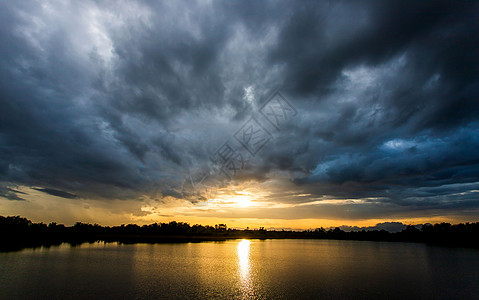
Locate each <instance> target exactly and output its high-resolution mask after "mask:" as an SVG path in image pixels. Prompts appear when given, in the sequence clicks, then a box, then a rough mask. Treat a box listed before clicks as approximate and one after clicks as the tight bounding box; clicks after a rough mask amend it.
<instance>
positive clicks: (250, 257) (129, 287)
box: [0, 240, 479, 299]
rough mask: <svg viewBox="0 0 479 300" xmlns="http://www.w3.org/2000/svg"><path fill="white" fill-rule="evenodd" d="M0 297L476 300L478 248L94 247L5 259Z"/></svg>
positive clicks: (260, 243)
mask: <svg viewBox="0 0 479 300" xmlns="http://www.w3.org/2000/svg"><path fill="white" fill-rule="evenodd" d="M0 298H2V299H24V298H31V299H33V298H35V299H38V298H43V299H48V298H63V299H64V298H82V299H84V298H116V299H120V298H136V299H146V298H157V299H158V298H159V299H211V298H223V299H225V298H227V299H314V298H322V299H338V298H355V299H372V298H373V299H384V298H390V299H419V298H420V299H433V298H434V299H452V298H455V299H457V298H460V299H479V251H478V250H474V249H462V248H444V247H437V246H427V245H425V244H414V243H388V242H363V241H335V240H229V241H224V242H201V243H176V244H131V245H125V244H116V243H102V242H101V243H94V244H82V245H79V246H70V245H69V244H62V245H60V246H57V247H50V248H37V249H24V250H22V251H19V252H8V253H0Z"/></svg>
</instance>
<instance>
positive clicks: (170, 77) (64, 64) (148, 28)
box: [0, 0, 479, 228]
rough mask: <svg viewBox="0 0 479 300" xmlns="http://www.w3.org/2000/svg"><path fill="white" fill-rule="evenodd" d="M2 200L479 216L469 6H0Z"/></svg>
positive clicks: (383, 216) (33, 214) (105, 218)
mask: <svg viewBox="0 0 479 300" xmlns="http://www.w3.org/2000/svg"><path fill="white" fill-rule="evenodd" d="M0 22H1V26H0V41H1V43H0V215H21V216H25V217H28V218H30V219H32V220H34V221H43V222H51V221H56V222H62V223H65V224H72V223H74V222H75V221H84V222H96V223H100V224H104V225H114V224H121V223H132V222H135V223H139V224H144V223H151V222H165V221H171V220H177V221H186V222H190V223H192V224H194V223H201V224H211V225H213V224H216V223H226V224H228V226H230V227H246V226H250V227H258V226H265V227H267V228H269V227H276V228H282V227H285V228H314V227H319V226H336V225H341V224H348V225H351V226H371V225H374V224H376V223H378V222H392V221H399V222H405V223H421V222H439V221H449V222H463V221H479V133H478V129H479V99H478V98H479V52H478V49H479V4H478V2H476V1H461V2H456V3H454V2H450V1H410V2H407V1H352V2H349V1H261V2H260V1H196V2H195V1H184V2H183V1H158V2H157V1H33V0H29V1H8V0H1V1H0Z"/></svg>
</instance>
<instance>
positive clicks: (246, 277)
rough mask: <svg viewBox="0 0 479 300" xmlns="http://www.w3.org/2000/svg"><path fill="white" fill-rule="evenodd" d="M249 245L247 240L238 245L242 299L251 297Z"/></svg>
mask: <svg viewBox="0 0 479 300" xmlns="http://www.w3.org/2000/svg"><path fill="white" fill-rule="evenodd" d="M250 243H251V242H250V241H249V240H241V242H239V243H238V271H239V275H240V284H241V291H242V293H243V297H248V296H253V286H252V278H251V277H252V276H251V263H250Z"/></svg>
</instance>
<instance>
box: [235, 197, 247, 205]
mask: <svg viewBox="0 0 479 300" xmlns="http://www.w3.org/2000/svg"><path fill="white" fill-rule="evenodd" d="M234 200H235V201H236V205H237V206H239V207H249V206H251V199H250V198H249V197H248V196H237V197H235V198H234Z"/></svg>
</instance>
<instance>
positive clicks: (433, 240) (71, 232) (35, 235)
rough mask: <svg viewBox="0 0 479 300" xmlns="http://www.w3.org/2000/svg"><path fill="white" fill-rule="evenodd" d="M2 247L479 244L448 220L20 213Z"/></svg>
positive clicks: (477, 229)
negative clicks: (71, 217)
mask: <svg viewBox="0 0 479 300" xmlns="http://www.w3.org/2000/svg"><path fill="white" fill-rule="evenodd" d="M0 235H1V239H0V243H1V245H0V250H2V251H7V250H17V249H21V248H25V247H38V246H50V245H58V244H61V243H64V242H67V243H70V244H80V243H84V242H96V241H105V242H121V243H139V242H147V243H159V242H186V241H205V240H215V241H221V240H226V239H236V238H257V239H281V238H288V239H293V238H297V239H339V240H367V241H395V242H423V243H430V244H439V245H448V246H459V247H476V248H479V222H476V223H465V224H457V225H452V224H449V223H440V224H435V225H431V224H427V225H422V227H421V228H420V229H418V228H416V227H415V226H411V225H410V226H407V228H405V229H404V230H403V231H401V232H396V233H390V232H388V231H385V230H372V231H365V230H361V231H352V232H345V231H343V230H341V229H340V228H334V229H329V230H325V229H324V228H318V229H315V230H304V231H283V230H282V231H278V230H265V229H264V228H260V229H258V230H249V229H246V230H238V229H231V228H228V227H227V226H226V224H217V225H215V226H203V225H198V224H196V225H189V224H188V223H184V222H175V221H173V222H169V223H154V224H150V225H143V226H138V225H135V224H128V225H121V226H112V227H110V226H101V225H98V224H88V223H81V222H77V223H76V224H75V225H73V226H65V225H63V224H57V223H50V224H48V225H47V224H44V223H33V222H32V221H30V220H28V219H26V218H22V217H19V216H10V217H3V216H0Z"/></svg>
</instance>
